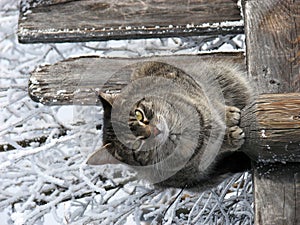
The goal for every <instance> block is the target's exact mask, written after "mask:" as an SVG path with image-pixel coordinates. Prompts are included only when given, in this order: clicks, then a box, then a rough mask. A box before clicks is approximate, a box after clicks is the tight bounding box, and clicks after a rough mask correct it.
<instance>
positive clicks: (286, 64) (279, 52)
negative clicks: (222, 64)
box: [244, 0, 300, 225]
mask: <svg viewBox="0 0 300 225" xmlns="http://www.w3.org/2000/svg"><path fill="white" fill-rule="evenodd" d="M299 9H300V1H299V0H265V1H261V0H246V1H245V10H244V11H245V33H246V36H247V38H246V40H247V41H246V49H247V65H248V73H249V75H250V76H251V77H253V78H254V79H255V80H256V82H257V84H258V85H259V88H258V91H259V92H260V93H287V92H299V90H300V82H299V78H300V76H299V70H300V69H299V56H300V54H299V24H300V23H299V22H300V21H299ZM286 103H287V104H288V101H287V102H286ZM295 111H296V112H297V111H298V112H299V111H300V109H295ZM296 116H297V115H296ZM295 119H296V117H295ZM295 124H297V122H296V121H295ZM291 125H292V123H291ZM291 138H292V137H291ZM287 140H288V139H287ZM298 150H299V148H298ZM282 151H285V149H282ZM261 153H262V154H264V152H263V150H262V151H261ZM299 171H300V164H299V163H295V164H293V165H291V164H289V163H288V164H286V165H284V164H280V163H279V164H272V163H271V164H264V165H263V166H261V165H257V167H255V169H254V174H253V181H254V189H255V193H254V199H255V207H254V208H255V224H256V225H298V224H299V221H300V214H299V209H300V201H299V192H300V191H299V188H300V179H299ZM266 173H267V174H269V176H267V175H266ZM262 174H263V176H262Z"/></svg>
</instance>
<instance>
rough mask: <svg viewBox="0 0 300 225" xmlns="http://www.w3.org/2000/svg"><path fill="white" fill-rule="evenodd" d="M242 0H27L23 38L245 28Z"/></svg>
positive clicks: (117, 36)
mask: <svg viewBox="0 0 300 225" xmlns="http://www.w3.org/2000/svg"><path fill="white" fill-rule="evenodd" d="M237 2H238V0H211V1H205V0H194V1H182V0H173V1H161V0H147V1H130V0H124V1H109V0H99V1H94V0H49V1H39V0H22V1H21V5H20V18H19V29H18V37H19V41H20V42H22V43H37V42H40V43H47V42H48V43H49V42H80V41H100V40H111V39H134V38H154V37H160V38H161V37H177V36H196V35H202V36H204V35H217V34H228V33H230V34H238V33H243V22H242V17H241V13H240V9H239V7H238V5H237Z"/></svg>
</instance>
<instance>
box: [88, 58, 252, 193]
mask: <svg viewBox="0 0 300 225" xmlns="http://www.w3.org/2000/svg"><path fill="white" fill-rule="evenodd" d="M201 68H202V69H201V71H193V72H192V73H189V74H187V73H186V72H184V71H183V70H181V69H179V68H176V67H175V66H172V65H169V64H166V63H161V62H145V63H143V64H142V65H140V66H139V67H138V68H137V69H136V70H135V71H134V73H133V74H132V75H131V83H130V84H129V85H128V87H126V88H124V90H121V94H119V95H111V94H105V93H100V95H99V96H100V99H101V102H102V104H103V107H104V128H103V146H104V147H102V148H101V149H100V150H98V151H97V152H95V153H94V154H93V155H92V156H91V157H90V158H89V159H88V161H87V162H88V164H92V165H99V164H105V163H116V162H118V161H119V162H122V163H125V164H128V165H130V166H132V167H134V168H135V169H136V170H137V171H139V172H140V174H142V176H144V178H145V179H147V180H149V181H151V182H153V183H155V184H156V185H157V186H161V187H188V188H194V187H196V188H199V189H203V188H207V187H210V186H213V185H216V184H218V183H220V182H221V181H222V180H223V179H224V178H226V177H228V176H229V175H230V174H232V173H235V172H240V171H244V170H246V169H249V168H250V160H249V159H248V157H247V156H245V155H244V154H243V153H242V152H241V151H238V149H239V148H240V147H241V145H242V144H243V142H244V133H243V131H242V129H241V128H240V127H239V126H238V125H239V120H240V110H241V109H242V108H243V107H245V105H247V104H249V103H250V99H251V92H252V91H251V90H250V86H249V84H248V82H247V81H246V80H245V79H244V78H243V72H241V71H240V70H239V69H237V67H236V66H234V65H232V64H230V63H228V62H216V63H204V62H203V63H201ZM139 119H141V120H139ZM105 150H107V152H109V154H108V153H107V152H105Z"/></svg>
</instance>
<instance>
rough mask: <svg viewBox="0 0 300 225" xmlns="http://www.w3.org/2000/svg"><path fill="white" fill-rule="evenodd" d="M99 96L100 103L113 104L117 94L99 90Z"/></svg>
mask: <svg viewBox="0 0 300 225" xmlns="http://www.w3.org/2000/svg"><path fill="white" fill-rule="evenodd" d="M98 94H99V98H100V100H101V102H102V104H105V103H106V104H108V105H110V106H112V105H113V104H114V101H115V100H116V98H117V97H118V94H109V93H104V92H99V93H98Z"/></svg>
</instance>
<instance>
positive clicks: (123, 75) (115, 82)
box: [28, 52, 245, 105]
mask: <svg viewBox="0 0 300 225" xmlns="http://www.w3.org/2000/svg"><path fill="white" fill-rule="evenodd" d="M221 59H223V60H231V61H233V62H235V63H237V64H239V65H240V66H241V68H245V60H244V55H243V53H242V52H237V53H218V54H203V55H185V56H184V55H181V56H161V57H147V58H142V57H140V58H136V59H124V58H100V57H98V56H93V57H80V58H76V59H69V60H66V61H63V62H59V63H57V64H54V65H48V66H42V67H39V68H38V69H36V70H35V71H34V72H33V73H32V75H31V77H30V79H29V87H28V92H29V96H30V97H31V98H32V99H33V100H34V101H37V102H41V103H43V104H45V105H66V104H69V105H70V104H81V105H95V104H97V101H98V98H97V97H96V95H95V91H96V90H99V89H102V90H120V89H121V88H122V87H123V86H125V85H127V84H128V82H129V76H130V74H131V73H132V71H133V69H134V67H135V66H136V64H137V63H141V62H143V61H149V60H157V61H161V62H166V63H169V64H172V65H175V66H178V67H181V68H186V69H188V68H193V69H196V68H197V67H199V61H205V60H206V61H209V60H221ZM200 69H201V68H199V70H200ZM108 80H109V82H108V83H107V81H108Z"/></svg>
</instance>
